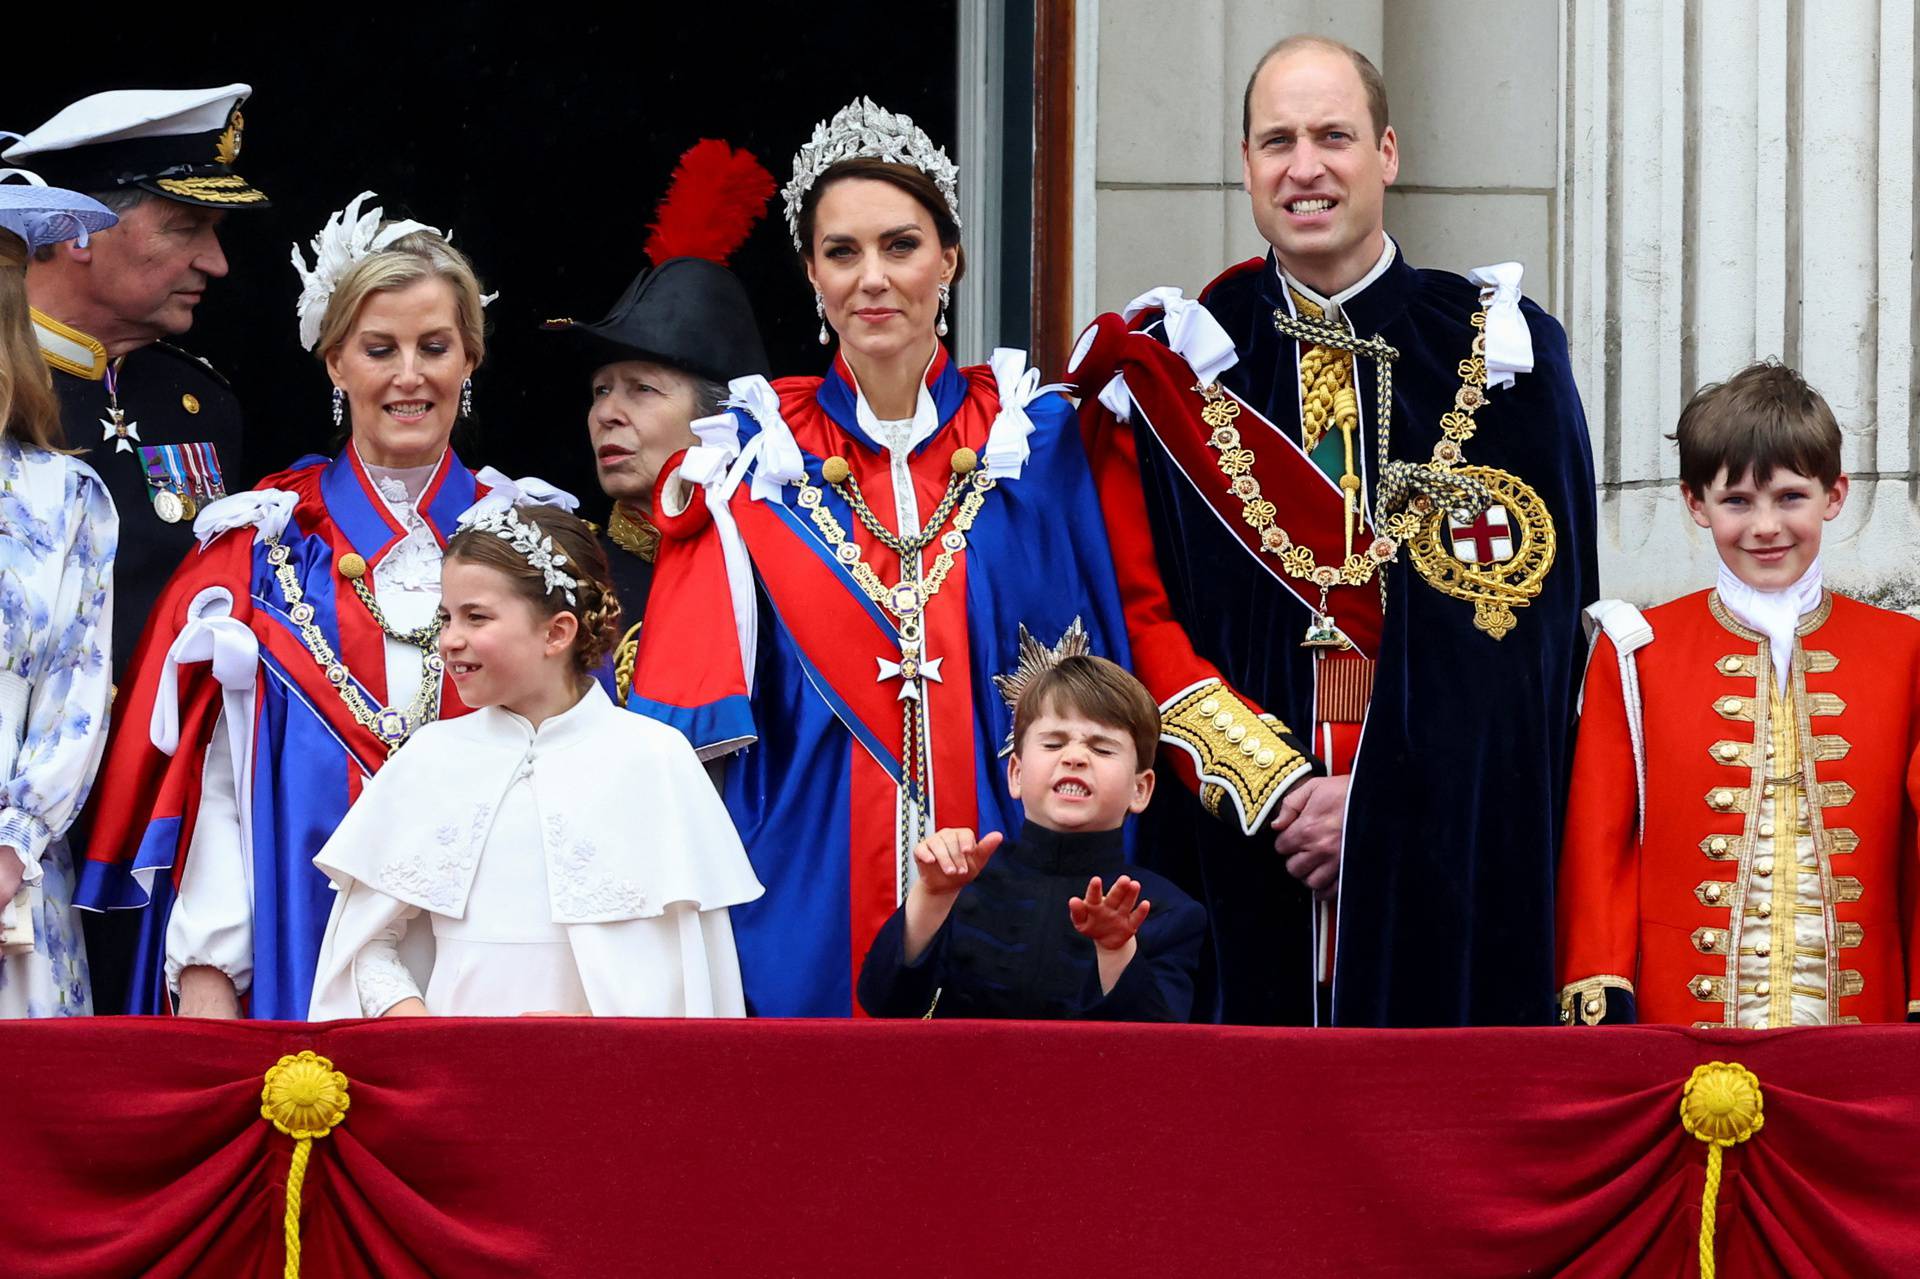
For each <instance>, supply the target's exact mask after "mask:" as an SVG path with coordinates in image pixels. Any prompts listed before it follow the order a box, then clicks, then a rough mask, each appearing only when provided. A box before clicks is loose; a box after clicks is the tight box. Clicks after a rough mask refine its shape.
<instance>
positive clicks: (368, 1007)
mask: <svg viewBox="0 0 1920 1279" xmlns="http://www.w3.org/2000/svg"><path fill="white" fill-rule="evenodd" d="M416 913H417V912H416ZM406 931H407V921H406V920H405V919H401V920H400V921H399V922H397V923H396V924H394V926H393V927H392V928H389V929H388V930H387V931H386V932H384V933H382V934H381V935H380V936H378V937H376V938H374V939H373V940H372V941H370V942H368V943H367V944H366V945H365V946H363V947H361V948H360V953H359V954H358V955H355V956H354V958H353V984H354V988H355V989H356V990H358V991H359V993H360V1011H361V1013H362V1014H363V1015H365V1016H368V1017H379V1016H381V1015H382V1014H384V1013H385V1012H386V1011H387V1009H389V1008H391V1007H393V1006H394V1005H395V1004H397V1003H399V1002H400V1001H401V1000H403V999H419V998H420V997H421V996H420V987H419V985H418V984H417V983H416V982H415V981H414V980H413V974H412V973H410V972H408V971H407V966H406V965H405V964H404V963H402V962H400V951H399V949H398V942H399V940H400V937H401V936H402V935H404V934H405V932H406Z"/></svg>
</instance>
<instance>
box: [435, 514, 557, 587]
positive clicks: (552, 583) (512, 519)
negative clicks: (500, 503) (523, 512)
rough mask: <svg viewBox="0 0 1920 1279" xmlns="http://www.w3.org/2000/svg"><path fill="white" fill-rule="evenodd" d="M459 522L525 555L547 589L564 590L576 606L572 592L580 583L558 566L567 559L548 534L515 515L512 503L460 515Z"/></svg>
mask: <svg viewBox="0 0 1920 1279" xmlns="http://www.w3.org/2000/svg"><path fill="white" fill-rule="evenodd" d="M461 524H462V525H463V526H464V527H466V528H470V529H478V530H479V531H481V532H483V533H491V534H493V535H494V536H495V537H497V538H499V539H500V540H501V541H503V542H505V543H506V544H507V545H508V546H511V547H512V548H513V549H514V550H516V551H518V552H519V553H520V554H521V555H523V556H525V557H526V560H527V563H529V564H531V565H533V567H535V568H537V569H539V570H540V575H541V577H542V578H544V579H545V580H546V584H547V590H548V591H550V592H551V591H556V590H564V591H565V592H566V595H567V603H568V604H571V605H575V606H578V604H579V601H578V600H576V599H575V598H574V595H573V592H574V588H576V587H577V586H579V585H580V579H579V578H577V577H575V576H573V574H571V573H569V572H567V571H566V570H565V569H563V568H561V567H560V566H561V565H562V564H565V563H566V562H567V557H566V555H565V553H564V552H562V551H560V550H559V549H558V548H557V547H555V546H554V544H553V539H552V538H551V537H549V536H547V535H546V534H545V533H542V532H541V531H540V530H539V529H538V528H536V527H534V526H533V525H531V524H528V523H526V522H524V521H523V520H521V518H520V517H519V516H518V515H515V514H514V511H513V508H512V507H511V506H507V507H496V508H494V509H492V510H483V511H479V512H478V513H475V514H474V518H472V519H471V520H467V519H463V520H462V521H461Z"/></svg>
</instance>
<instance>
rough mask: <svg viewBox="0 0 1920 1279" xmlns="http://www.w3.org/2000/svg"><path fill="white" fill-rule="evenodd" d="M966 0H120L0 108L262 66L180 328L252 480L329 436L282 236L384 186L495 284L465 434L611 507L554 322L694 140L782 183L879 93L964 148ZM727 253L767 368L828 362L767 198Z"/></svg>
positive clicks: (621, 264) (477, 460)
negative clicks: (209, 280) (339, 5)
mask: <svg viewBox="0 0 1920 1279" xmlns="http://www.w3.org/2000/svg"><path fill="white" fill-rule="evenodd" d="M956 5H957V0H931V2H930V3H921V4H915V5H910V6H902V5H899V4H879V3H854V4H832V5H812V6H798V5H796V6H787V5H773V4H745V5H742V4H724V5H719V4H716V5H708V6H700V5H670V6H669V5H652V4H641V5H632V6H625V7H621V8H619V9H614V8H611V7H608V8H606V9H604V10H602V9H597V8H593V7H583V6H565V7H557V8H555V9H552V10H546V9H541V8H537V7H526V8H514V9H507V10H503V9H500V8H498V7H496V6H480V5H452V6H447V7H444V8H441V9H438V10H420V9H398V8H396V9H392V10H389V11H387V12H385V13H383V14H382V15H381V16H379V17H377V18H360V19H355V20H352V21H347V20H343V18H342V17H341V16H340V15H338V14H336V13H333V12H331V11H327V12H322V11H310V10H287V11H285V12H284V13H283V14H282V15H280V16H279V17H278V18H277V20H274V21H272V22H268V21H266V20H264V19H263V20H261V21H260V22H258V23H257V24H256V25H251V26H248V25H241V24H236V23H235V22H233V21H231V20H223V21H222V22H221V23H219V24H216V23H215V22H214V20H213V19H211V18H210V17H207V16H203V14H204V12H205V11H201V10H184V9H183V10H173V11H171V12H172V13H174V14H176V15H177V16H176V17H174V18H173V20H172V21H170V22H163V21H161V20H159V18H158V16H157V15H154V16H149V17H143V18H138V19H128V18H123V17H116V18H115V19H114V20H112V21H110V22H102V23H96V24H91V25H89V26H88V29H87V32H86V36H85V40H84V42H82V43H80V44H71V43H69V44H64V45H62V44H57V43H49V44H47V45H46V46H45V48H44V49H43V50H42V51H41V52H40V53H39V54H38V55H37V56H35V57H32V58H17V59H15V62H16V65H15V66H14V67H13V68H12V69H11V73H10V75H9V76H8V78H7V82H6V84H5V85H4V87H0V128H8V129H13V130H16V131H20V132H24V131H26V130H28V129H30V128H32V127H34V126H35V125H38V124H39V123H40V122H41V121H43V120H45V119H46V118H47V117H48V116H50V115H51V114H53V112H54V111H56V110H58V109H59V108H60V107H62V106H64V105H65V104H66V103H68V102H71V101H73V100H74V99H76V98H79V97H82V96H84V95H86V94H89V93H94V92H98V91H100V90H103V89H110V88H132V87H154V88H162V87H194V86H209V85H219V84H225V83H229V82H235V81H239V82H245V83H248V84H251V85H252V86H253V96H252V98H251V99H249V101H248V102H247V105H246V108H245V111H246V136H245V147H244V151H243V153H242V156H241V161H240V163H239V165H238V166H237V167H238V168H239V170H240V171H241V172H242V173H244V174H245V175H246V176H247V177H248V178H249V179H250V180H251V181H253V182H254V183H255V184H256V185H258V186H259V187H261V188H262V189H263V190H265V191H267V192H268V193H269V194H270V195H271V196H272V197H273V200H274V207H273V208H272V209H271V210H270V211H266V212H263V213H254V214H236V215H234V216H233V217H231V218H230V219H229V222H228V226H227V231H226V233H225V241H226V246H227V252H228V255H229V258H230V259H231V261H232V263H233V272H232V274H231V275H230V276H229V277H228V278H227V279H226V280H225V281H223V282H221V283H219V284H216V285H215V286H214V289H213V290H212V292H210V293H209V295H208V297H207V300H206V302H205V303H204V304H203V305H202V307H201V314H200V317H199V319H198V320H197V321H196V323H195V326H194V329H193V332H192V333H191V334H189V335H188V336H187V337H186V338H185V339H183V341H182V345H184V346H186V347H188V348H189V349H190V350H192V351H194V352H195V353H196V354H199V355H203V356H205V357H207V358H208V359H209V360H211V361H212V362H213V363H214V364H215V366H216V367H218V368H219V369H220V370H221V371H222V372H223V373H225V374H226V375H227V377H228V378H229V379H231V380H232V382H233V384H234V386H235V388H236V390H237V391H238V393H239V395H240V399H241V402H242V404H243V405H244V406H245V408H246V412H247V419H248V429H249V435H250V441H249V457H248V463H249V465H248V469H249V470H250V471H251V472H252V473H253V474H251V475H249V476H247V477H245V478H246V479H247V481H248V482H251V481H252V480H253V479H255V478H257V477H258V476H259V475H260V474H262V473H265V472H267V471H271V470H275V469H278V468H280V467H282V466H285V465H286V464H287V463H289V462H291V461H292V460H293V459H294V458H296V457H298V456H299V455H301V454H303V453H308V452H320V451H330V449H331V447H332V444H333V431H332V428H331V425H330V423H329V419H328V404H327V389H328V387H327V381H326V378H325V375H324V374H323V373H322V372H321V370H320V368H319V367H318V364H317V363H316V361H315V360H314V359H313V357H312V356H310V355H309V354H308V353H307V352H305V351H303V350H301V349H300V345H299V340H298V338H297V337H296V333H295V320H294V312H293V302H294V299H295V298H296V297H297V296H298V293H299V282H298V280H297V278H296V277H295V275H294V272H293V268H292V266H291V265H290V264H289V262H288V254H289V246H291V245H292V244H293V243H294V242H296V241H298V242H299V243H300V244H301V246H302V247H303V248H304V247H305V246H306V243H307V241H308V240H309V239H310V238H311V237H312V235H313V233H314V232H315V230H317V229H318V228H319V226H320V224H321V222H322V221H323V220H324V219H325V218H326V216H327V215H328V214H329V213H330V212H332V211H333V210H335V209H338V208H340V207H341V206H342V205H344V204H345V203H346V202H347V201H348V200H350V199H351V198H352V197H353V196H354V195H355V194H357V193H358V192H360V191H362V190H372V191H375V192H377V193H378V194H379V195H380V197H381V198H382V201H383V203H384V204H385V207H386V209H387V212H388V213H389V215H391V216H409V217H415V218H418V219H419V220H421V221H423V222H426V223H429V224H431V225H434V226H439V227H443V228H450V229H451V230H452V231H453V234H454V242H455V243H456V244H457V245H459V246H460V247H461V248H463V249H465V250H466V251H467V252H468V253H469V254H471V255H472V257H473V259H474V262H475V264H476V265H477V267H478V268H479V270H480V273H481V276H482V278H483V280H484V281H485V282H486V284H487V287H488V288H489V289H498V290H500V294H501V296H500V299H499V301H497V302H496V303H494V304H493V306H492V307H491V308H489V310H488V325H489V342H490V349H489V352H488V357H487V362H486V365H485V366H484V367H483V368H482V369H481V371H480V373H479V375H478V376H477V377H476V378H475V401H476V415H475V416H476V420H475V422H474V423H472V424H471V426H470V427H469V428H467V429H468V431H469V434H468V436H467V438H466V439H465V441H464V442H462V441H461V437H459V436H456V437H455V438H456V445H457V447H459V448H460V450H461V452H462V454H463V456H464V457H465V458H466V460H467V461H468V462H469V463H470V464H472V465H475V466H478V465H480V464H483V463H487V464H492V465H495V466H498V467H500V468H501V469H502V470H504V471H506V472H508V473H509V474H512V475H524V474H539V475H543V476H546V477H547V478H549V479H551V480H552V481H554V482H555V483H558V484H560V485H562V486H563V487H566V488H569V489H572V490H573V491H574V492H576V493H578V494H580V496H581V498H582V501H583V507H582V510H583V513H585V514H588V515H591V516H593V517H594V518H598V517H599V514H600V509H601V502H600V501H599V497H598V492H597V490H596V489H595V486H594V480H593V467H592V464H591V460H590V458H589V456H588V451H587V447H586V440H585V428H584V425H583V419H584V414H585V409H586V388H585V387H584V386H576V385H574V384H573V383H572V381H571V380H570V379H569V378H567V377H565V376H564V375H562V374H559V373H557V372H556V369H555V367H554V361H552V360H551V359H549V358H547V356H546V352H547V349H548V347H547V344H548V343H549V342H550V341H552V339H551V338H550V337H549V336H548V335H546V334H543V333H541V332H540V331H539V324H540V321H541V320H542V319H545V318H547V317H550V316H560V315H572V316H576V317H581V318H589V317H598V316H599V315H601V314H602V313H603V312H604V311H605V310H606V308H607V307H608V306H609V305H610V304H611V303H612V301H613V300H614V298H615V297H616V296H618V294H619V293H620V291H621V289H622V288H624V287H625V285H626V283H627V281H628V280H630V279H631V278H632V276H633V275H634V273H635V272H636V271H638V270H639V269H640V268H641V267H642V266H643V265H645V258H644V255H643V254H642V252H641V246H642V244H643V242H644V241H645V238H646V223H647V221H648V218H649V216H650V214H651V212H652V209H653V206H654V203H655V201H657V200H658V199H659V197H660V195H661V192H662V190H663V189H664V187H665V184H666V181H667V178H668V175H669V173H670V172H671V170H672V167H673V164H674V161H675V160H676V158H677V157H678V156H679V154H680V153H681V152H682V151H684V150H685V149H686V148H687V147H689V146H691V145H692V144H693V143H694V142H695V141H697V140H699V139H700V138H703V137H717V138H724V139H726V140H727V141H728V142H731V143H732V144H734V145H735V146H740V147H745V148H747V149H748V150H751V151H752V152H754V154H756V155H757V156H759V158H760V160H761V162H762V163H763V164H765V165H766V166H767V168H768V169H769V170H770V171H771V172H772V173H773V174H774V176H775V178H776V180H777V181H779V182H781V183H784V182H785V181H786V179H787V177H788V175H789V171H790V166H791V163H792V156H793V153H794V151H795V150H796V149H798V147H799V146H800V145H801V144H802V143H803V142H805V141H806V140H807V138H808V137H809V135H810V134H811V132H812V129H813V125H814V122H815V121H818V120H822V119H825V118H826V117H828V116H830V115H832V114H833V112H834V111H836V110H838V109H839V108H840V107H841V106H844V105H845V104H846V103H847V102H848V101H849V100H850V99H851V98H853V97H855V96H856V95H859V94H866V95H868V96H870V97H872V98H873V99H874V100H875V101H876V102H879V103H880V104H882V105H883V106H886V107H888V108H890V109H892V110H895V111H901V112H905V113H907V114H909V115H911V116H912V117H913V118H914V120H915V121H916V122H917V123H919V124H920V125H921V126H922V127H924V128H925V129H926V130H927V131H928V133H930V134H931V135H932V136H933V138H934V139H935V140H936V141H937V142H939V143H941V144H942V145H944V146H945V147H946V148H947V149H948V151H949V153H950V154H953V155H955V156H956V157H957V156H958V154H959V148H958V139H957V138H956V137H955V136H954V133H955V107H954V103H955V96H956V94H955V75H956V72H955V68H956V65H957V60H956V49H955V43H956V39H957V36H956V31H957V12H956ZM1027 20H1028V21H1031V16H1030V14H1029V15H1028V17H1027ZM963 181H964V178H963ZM1023 247H1024V246H1023ZM733 266H734V268H735V269H736V270H737V271H738V272H739V273H740V275H741V276H742V278H743V279H744V280H745V281H746V282H747V285H748V288H749V289H750V291H751V292H752V294H753V299H754V305H755V307H756V309H757V311H758V314H759V319H760V324H761V328H762V329H763V331H764V332H765V335H766V338H767V348H768V352H769V355H770V357H771V359H772V362H773V366H774V371H775V372H776V373H812V372H816V371H818V369H819V367H820V365H821V350H820V348H819V346H818V345H817V344H816V343H815V341H814V336H813V335H814V329H815V320H814V317H813V308H812V306H811V299H810V297H809V295H808V291H807V287H806V283H805V279H804V277H803V276H802V275H801V273H800V270H799V268H798V266H797V265H796V263H795V261H794V255H793V251H792V246H791V244H790V242H789V241H788V239H787V230H786V224H785V222H784V220H783V218H782V217H781V213H780V202H779V198H778V197H777V196H776V197H775V199H774V200H773V201H771V202H770V204H769V207H768V214H767V217H766V220H765V221H764V222H762V223H761V225H760V226H759V227H758V228H757V229H756V230H755V231H754V233H753V235H752V237H751V238H750V239H749V240H748V242H747V243H746V245H745V246H744V247H743V248H742V249H741V250H740V252H739V253H738V254H737V255H736V257H735V259H734V262H733Z"/></svg>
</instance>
